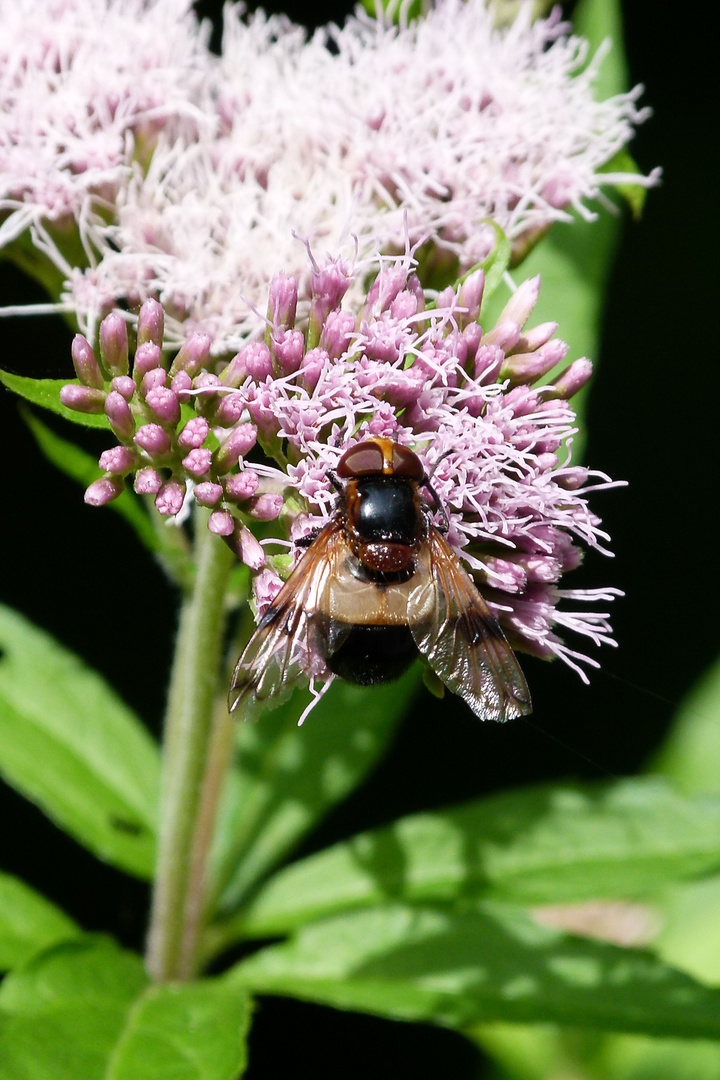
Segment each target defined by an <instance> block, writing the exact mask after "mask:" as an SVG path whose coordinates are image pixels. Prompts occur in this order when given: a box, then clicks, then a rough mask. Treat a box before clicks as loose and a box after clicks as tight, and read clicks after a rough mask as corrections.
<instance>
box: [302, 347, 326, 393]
mask: <svg viewBox="0 0 720 1080" xmlns="http://www.w3.org/2000/svg"><path fill="white" fill-rule="evenodd" d="M329 360H330V357H329V356H328V354H327V353H326V352H325V350H324V349H309V350H308V351H307V352H306V353H305V355H304V356H303V358H302V364H301V365H300V371H301V372H302V375H301V378H300V382H301V385H302V386H303V388H304V389H305V390H307V392H308V393H309V394H311V393H312V392H313V390H314V389H315V387H316V386H317V384H318V383H319V381H320V376H321V375H322V373H323V371H325V369H326V367H327V365H328V362H329Z"/></svg>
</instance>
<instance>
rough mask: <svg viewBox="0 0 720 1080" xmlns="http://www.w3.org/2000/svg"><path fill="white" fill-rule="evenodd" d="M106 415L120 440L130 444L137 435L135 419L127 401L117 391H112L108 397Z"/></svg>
mask: <svg viewBox="0 0 720 1080" xmlns="http://www.w3.org/2000/svg"><path fill="white" fill-rule="evenodd" d="M105 415H106V416H107V418H108V420H109V421H110V427H111V428H112V430H113V432H114V434H115V435H116V436H117V437H118V439H120V440H122V442H129V441H130V439H132V437H133V435H134V434H135V418H134V417H133V414H132V411H131V409H130V406H129V405H128V403H127V401H126V400H125V398H124V397H123V395H122V394H120V393H118V391H117V390H112V391H111V392H110V393H109V394H108V396H107V399H106V401H105Z"/></svg>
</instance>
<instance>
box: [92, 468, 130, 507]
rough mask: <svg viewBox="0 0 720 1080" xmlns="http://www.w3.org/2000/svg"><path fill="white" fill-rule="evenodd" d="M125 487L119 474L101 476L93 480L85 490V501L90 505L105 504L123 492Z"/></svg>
mask: <svg viewBox="0 0 720 1080" xmlns="http://www.w3.org/2000/svg"><path fill="white" fill-rule="evenodd" d="M123 487H124V484H123V482H122V479H121V478H120V477H119V476H109V475H106V476H101V477H100V479H99V480H95V481H93V483H92V484H91V485H90V487H89V488H88V489H87V491H86V492H85V502H86V503H87V504H88V506H105V504H106V503H109V502H112V500H113V499H117V497H118V495H121V494H122V491H123Z"/></svg>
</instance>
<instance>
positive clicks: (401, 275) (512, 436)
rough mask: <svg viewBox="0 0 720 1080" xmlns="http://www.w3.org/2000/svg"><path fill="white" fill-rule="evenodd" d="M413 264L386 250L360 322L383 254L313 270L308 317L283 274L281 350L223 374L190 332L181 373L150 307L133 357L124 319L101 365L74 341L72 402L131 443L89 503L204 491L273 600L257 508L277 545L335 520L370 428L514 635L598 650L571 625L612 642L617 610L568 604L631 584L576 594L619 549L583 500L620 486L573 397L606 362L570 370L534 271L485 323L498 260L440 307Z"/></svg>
mask: <svg viewBox="0 0 720 1080" xmlns="http://www.w3.org/2000/svg"><path fill="white" fill-rule="evenodd" d="M414 266H415V264H414V260H413V258H412V257H410V256H409V255H405V256H399V257H396V258H385V257H384V258H381V259H380V260H379V262H377V261H376V262H375V265H374V269H375V273H376V276H375V280H374V282H373V284H372V285H371V287H370V288H369V291H367V293H366V295H365V298H364V303H363V304H362V306H361V308H360V310H359V311H358V312H357V313H356V312H354V311H353V310H352V308H351V307H347V306H345V307H344V306H343V302H344V298H345V297H347V295H349V294H352V292H353V288H357V281H358V278H359V277H361V278H362V279H364V280H367V277H368V270H369V269H370V265H369V264H368V263H365V264H362V265H360V264H358V265H356V266H355V267H354V268H350V267H349V266H348V265H347V264H346V263H345V262H343V260H341V259H329V260H327V262H326V263H325V264H324V265H320V266H319V265H317V264H316V263H315V262H314V261H312V262H311V272H310V274H309V275H306V274H303V275H302V280H306V279H307V277H308V276H309V278H310V281H311V283H312V284H311V288H310V295H309V296H308V298H307V301H308V302H307V305H306V307H307V310H308V311H309V312H311V313H313V314H311V315H310V316H309V317H308V318H307V319H306V320H305V321H304V322H302V323H300V322H298V318H297V297H298V293H299V291H300V290H301V284H300V281H299V280H298V279H296V278H294V277H292V276H291V275H288V274H281V275H278V276H277V277H276V278H275V279H274V280H273V282H272V285H271V287H270V296H269V304H268V320H267V328H266V334H265V341H264V342H252V343H249V344H247V345H245V346H244V347H243V349H241V351H240V352H239V353H238V354H237V355H236V356H235V357H233V358H232V359H231V360H230V361H229V362H228V363H227V364H225V365H224V366H223V365H218V364H214V363H213V362H212V361H211V360H210V342H209V340H208V339H207V338H204V337H202V336H200V335H193V336H191V337H190V338H189V339H188V341H187V342H186V344H185V345H184V346H183V348H182V349H181V350H180V352H179V353H178V355H177V357H176V358H175V360H174V362H173V363H172V364H171V365H170V367H169V368H168V367H167V366H166V364H165V363H164V362H163V359H162V352H161V340H162V312H161V309H160V307H159V305H157V304H155V303H154V302H148V303H147V304H146V305H145V306H144V307H143V309H142V311H141V313H140V319H139V324H138V342H139V344H138V346H137V349H136V351H135V356H134V360H133V364H132V368H130V367H129V360H128V346H127V331H126V326H125V322H124V320H123V319H122V318H121V317H120V316H119V315H117V314H111V315H109V316H108V317H107V318H106V319H105V320H104V322H103V324H102V327H101V332H100V342H101V361H100V362H98V360H97V359H96V358H95V355H94V353H93V352H92V350H91V349H90V346H89V344H88V343H87V341H86V340H85V339H84V338H82V337H81V336H78V337H77V338H76V341H75V345H74V349H73V356H74V360H75V367H76V370H77V374H78V377H79V380H80V383H81V385H80V386H78V385H70V386H68V387H66V388H65V390H64V391H63V401H64V403H65V404H66V405H68V406H70V407H72V408H78V409H86V410H89V411H103V410H104V411H105V413H106V415H107V417H108V420H109V422H110V425H111V427H112V429H113V431H114V433H115V435H116V436H117V439H118V445H117V446H115V447H114V448H113V449H111V450H108V451H106V452H105V453H104V454H103V455H102V457H101V459H100V463H101V466H102V468H103V469H104V470H105V474H104V476H103V477H102V478H101V479H100V480H98V481H96V482H95V483H94V484H93V485H91V487H90V488H89V489H88V492H87V494H86V499H87V501H88V502H90V503H93V504H95V505H99V504H102V503H105V502H107V501H109V500H111V499H112V498H114V497H116V496H117V495H118V494H119V493H120V491H121V490H122V488H123V483H124V478H127V477H130V476H133V477H134V481H133V482H134V486H135V490H136V491H138V492H139V493H141V494H144V495H149V496H152V497H153V498H154V501H155V506H156V507H157V509H158V510H159V511H160V513H161V514H164V515H167V516H173V515H177V514H178V513H179V512H180V510H181V509H182V507H183V504H184V501H185V499H186V498H187V497H189V493H190V492H192V496H193V497H194V499H195V500H196V502H198V503H200V504H202V505H204V506H209V507H212V514H211V516H210V528H211V530H213V531H214V532H216V533H218V534H219V535H221V536H223V537H224V538H225V539H226V540H227V541H228V542H229V543H230V544H231V546H232V547H233V550H235V552H236V553H237V555H238V557H239V558H240V559H242V560H243V561H244V562H245V563H246V564H247V565H248V566H249V567H250V568H251V570H252V571H253V572H254V573H255V579H254V580H255V592H256V602H257V607H258V610H259V611H262V610H263V608H264V607H266V606H267V604H268V603H270V601H271V600H272V598H273V596H274V595H275V593H276V592H277V590H278V588H279V587H280V584H281V580H280V577H279V576H278V574H277V573H276V572H275V569H274V563H275V560H274V559H273V557H270V559H269V560H266V557H265V554H264V547H263V545H261V544H260V543H259V542H258V540H257V539H256V538H255V535H254V533H253V531H252V522H253V519H255V520H256V521H257V520H258V519H259V520H262V521H266V522H267V521H270V520H273V519H276V518H279V519H280V520H279V525H281V529H280V531H279V532H278V533H277V535H276V539H277V540H278V541H280V542H281V543H283V544H284V543H286V542H287V539H288V537H289V538H290V539H291V540H292V541H297V540H300V539H301V538H302V537H304V536H306V535H307V534H308V533H310V532H311V531H312V530H313V529H314V528H317V527H318V526H322V525H323V524H324V523H325V522H326V521H327V520H328V519H329V517H330V516H331V514H332V512H333V509H334V506H335V501H336V496H335V493H334V490H333V486H332V484H331V481H330V479H329V477H328V473H329V472H331V471H332V470H333V469H334V467H335V466H336V465H337V462H338V459H339V457H340V455H341V453H342V452H343V451H344V450H345V449H347V447H348V446H349V445H352V443H354V442H357V441H362V440H363V439H366V438H368V437H373V436H387V437H390V438H392V439H393V440H394V441H396V442H400V443H402V444H404V445H406V446H408V447H410V448H412V449H413V450H414V451H415V453H416V454H417V455H418V456H419V457H420V458H421V460H422V462H423V464H424V466H425V468H426V470H427V471H428V472H429V471H431V470H433V487H434V488H435V490H436V492H437V494H438V495H439V497H440V499H441V501H442V503H443V505H444V507H445V509H446V512H447V516H448V520H449V526H450V528H449V533H448V540H449V542H450V543H451V545H452V546H453V547H454V549H455V551H456V552H457V553H458V554H459V555H460V556H461V558H462V559H463V560H464V562H465V563H466V565H467V566H468V567H469V568H470V569H471V571H472V572H473V573H474V575H475V577H476V579H477V581H478V583H479V584H480V586H481V589H482V592H483V595H484V596H485V598H486V600H487V601H488V603H489V604H490V605H491V607H492V608H493V610H494V611H495V612H496V614H497V616H498V618H499V619H500V622H501V623H502V625H503V627H504V629H505V631H506V633H507V635H508V637H509V639H510V641H511V642H512V643H513V644H515V645H516V646H519V647H521V648H524V649H525V650H527V651H529V652H532V653H534V654H536V655H538V656H542V657H550V656H553V655H559V656H561V657H563V659H565V660H566V661H567V662H568V663H570V664H571V665H572V666H573V667H577V665H576V663H575V661H576V660H577V659H581V660H587V658H586V657H584V656H583V655H582V654H580V653H578V652H576V651H574V650H573V649H572V648H570V647H569V646H567V645H566V644H565V643H564V641H563V640H562V639H561V637H560V635H559V634H558V632H557V628H558V627H561V628H566V629H572V630H575V631H576V632H579V633H580V634H583V635H585V636H586V637H589V638H590V639H591V640H592V641H593V642H595V643H596V644H600V643H602V642H610V640H611V639H610V636H609V633H610V630H609V625H608V623H607V615H606V613H605V612H600V613H598V612H595V611H590V612H579V611H577V610H566V608H565V606H564V605H565V602H566V601H568V600H570V601H579V602H589V603H591V604H594V603H596V602H598V601H608V600H610V599H611V598H612V596H613V594H614V593H615V590H613V589H607V590H602V591H600V590H595V591H585V590H572V589H570V590H568V589H563V588H561V587H560V582H561V579H562V578H563V576H564V574H565V573H566V572H567V571H569V570H572V569H573V568H575V567H576V566H577V565H578V563H579V562H580V560H581V557H582V556H581V547H580V545H581V544H582V545H585V546H587V547H595V548H598V549H599V550H601V551H603V550H604V548H603V542H604V541H605V540H606V536H605V534H604V533H603V532H602V531H601V529H600V525H599V520H598V518H597V517H596V516H595V515H594V514H593V513H592V512H591V511H590V509H589V507H588V501H587V493H588V491H589V490H591V489H597V488H598V487H607V486H609V485H610V483H611V482H610V481H609V479H608V478H607V477H606V476H604V475H603V474H598V473H591V472H589V471H588V470H587V469H584V468H582V467H579V466H575V465H573V464H572V462H571V460H570V447H571V443H572V436H573V434H574V431H575V428H574V422H575V417H574V413H573V409H572V406H571V405H570V403H569V399H570V398H571V397H572V396H573V395H574V394H575V393H576V392H577V391H578V390H579V389H580V388H581V387H582V386H584V385H585V383H586V382H587V380H588V378H589V376H590V373H591V365H590V363H589V361H587V360H576V361H575V362H573V363H571V364H568V365H567V366H565V367H563V366H562V360H563V357H564V355H565V352H566V346H565V345H564V343H563V342H561V341H560V340H558V339H557V338H556V337H555V336H554V335H555V330H556V325H555V324H554V323H545V324H542V325H539V326H535V327H531V328H527V323H528V320H529V318H530V315H531V312H532V309H533V306H534V304H535V301H536V299H537V295H538V288H539V280H538V279H537V278H535V279H531V280H528V281H526V282H524V283H523V284H522V285H521V286H520V287H519V288H518V289H517V291H516V292H515V293H514V295H513V296H512V298H511V299H510V301H509V303H508V304H507V305H506V307H505V309H504V310H503V312H502V314H501V316H500V317H499V319H498V321H497V323H496V325H495V326H494V327H492V328H488V329H485V328H483V327H482V326H481V324H480V322H479V313H480V305H481V303H482V298H483V288H484V275H483V271H482V270H477V271H474V272H473V273H471V274H470V275H469V276H468V277H467V278H466V279H465V281H464V282H463V283H462V284H461V285H460V286H459V287H457V288H455V289H453V288H448V289H446V290H445V291H444V292H442V293H440V294H439V295H437V296H436V297H435V298H434V299H433V300H432V301H431V302H428V300H427V298H426V295H425V293H424V292H423V290H422V288H421V287H420V283H419V281H418V279H417V277H416V275H415V270H414ZM551 373H552V374H551ZM548 379H549V380H550V381H548ZM260 448H262V451H263V453H260ZM268 457H270V458H272V459H274V462H275V465H274V466H271V465H269V464H268V461H267V458H268ZM261 459H262V460H261ZM264 543H267V538H266V540H265V541H264ZM296 551H297V554H298V555H299V554H302V550H301V549H300V548H297V549H296ZM281 561H282V560H281ZM284 561H285V563H286V562H287V560H286V558H285V560H284ZM588 662H589V663H594V661H592V660H590V661H588ZM578 670H580V669H578Z"/></svg>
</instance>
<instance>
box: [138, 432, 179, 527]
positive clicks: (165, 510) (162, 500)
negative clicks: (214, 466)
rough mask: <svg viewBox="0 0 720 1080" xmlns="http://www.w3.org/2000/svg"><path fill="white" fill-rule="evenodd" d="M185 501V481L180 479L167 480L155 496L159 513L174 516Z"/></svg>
mask: <svg viewBox="0 0 720 1080" xmlns="http://www.w3.org/2000/svg"><path fill="white" fill-rule="evenodd" d="M141 430H142V429H141ZM184 501H185V483H184V482H180V481H179V480H167V481H166V482H165V483H164V484H163V486H162V487H161V488H160V490H159V491H158V493H157V495H156V496H155V507H156V509H157V511H158V513H159V514H165V515H166V517H172V516H173V515H175V514H179V513H180V511H181V510H182V505H183V502H184Z"/></svg>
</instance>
